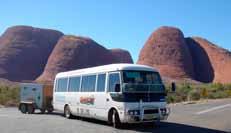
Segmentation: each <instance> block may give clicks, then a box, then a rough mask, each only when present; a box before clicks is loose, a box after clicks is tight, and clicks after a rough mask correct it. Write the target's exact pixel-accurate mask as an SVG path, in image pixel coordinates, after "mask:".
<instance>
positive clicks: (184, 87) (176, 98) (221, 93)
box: [166, 83, 231, 103]
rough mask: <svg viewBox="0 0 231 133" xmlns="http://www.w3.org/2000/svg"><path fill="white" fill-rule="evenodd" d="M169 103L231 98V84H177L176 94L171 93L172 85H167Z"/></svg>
mask: <svg viewBox="0 0 231 133" xmlns="http://www.w3.org/2000/svg"><path fill="white" fill-rule="evenodd" d="M166 88H167V90H166V92H167V102H168V103H175V102H183V101H190V100H200V99H217V98H231V84H221V83H210V84H190V83H181V84H177V89H176V92H175V93H170V92H171V91H170V85H169V84H167V85H166Z"/></svg>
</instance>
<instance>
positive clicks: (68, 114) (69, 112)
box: [64, 105, 72, 119]
mask: <svg viewBox="0 0 231 133" xmlns="http://www.w3.org/2000/svg"><path fill="white" fill-rule="evenodd" d="M64 116H65V117H66V118H68V119H71V118H72V114H71V110H70V107H69V106H68V105H66V106H65V108H64Z"/></svg>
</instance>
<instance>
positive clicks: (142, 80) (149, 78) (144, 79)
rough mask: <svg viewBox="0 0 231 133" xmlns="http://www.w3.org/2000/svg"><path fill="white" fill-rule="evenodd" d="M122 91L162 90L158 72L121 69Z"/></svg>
mask: <svg viewBox="0 0 231 133" xmlns="http://www.w3.org/2000/svg"><path fill="white" fill-rule="evenodd" d="M123 91H124V92H148V91H149V92H161V93H162V92H164V85H163V84H162V81H161V78H160V75H159V73H158V72H152V71H130V70H129V71H123Z"/></svg>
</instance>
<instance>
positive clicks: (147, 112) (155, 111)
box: [144, 109, 159, 114]
mask: <svg viewBox="0 0 231 133" xmlns="http://www.w3.org/2000/svg"><path fill="white" fill-rule="evenodd" d="M157 113H159V110H158V109H149V110H144V114H157Z"/></svg>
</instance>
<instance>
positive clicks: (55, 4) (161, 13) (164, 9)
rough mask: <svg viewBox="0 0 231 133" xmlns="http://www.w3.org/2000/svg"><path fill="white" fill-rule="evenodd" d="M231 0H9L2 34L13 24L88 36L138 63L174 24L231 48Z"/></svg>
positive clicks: (1, 11) (0, 14) (0, 20)
mask: <svg viewBox="0 0 231 133" xmlns="http://www.w3.org/2000/svg"><path fill="white" fill-rule="evenodd" d="M230 24H231V0H168V1H167V0H49V1H48V0H39V1H32V0H7V1H4V2H3V1H1V5H0V33H1V34H2V33H3V32H4V31H5V30H6V28H7V27H10V26H14V25H30V26H34V27H40V28H50V29H56V30H59V31H62V32H63V33H65V34H73V35H81V36H88V37H90V38H92V39H93V40H95V41H96V42H98V43H99V44H101V45H103V46H105V47H106V48H123V49H127V50H128V51H129V52H130V53H131V55H132V57H133V60H134V62H136V61H137V59H138V56H139V52H140V50H141V48H142V47H143V45H144V43H145V41H146V40H147V38H148V37H149V35H150V34H151V33H152V32H153V31H154V30H156V29H157V28H158V27H160V26H164V25H167V26H175V27H178V28H180V29H181V30H182V31H183V33H184V35H185V36H186V37H187V36H201V37H204V38H206V39H208V40H210V41H212V42H213V43H216V44H218V45H219V46H222V47H224V48H226V49H229V50H231V27H230Z"/></svg>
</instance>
